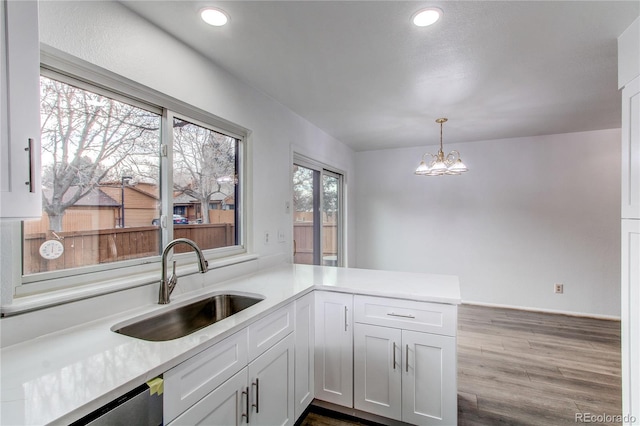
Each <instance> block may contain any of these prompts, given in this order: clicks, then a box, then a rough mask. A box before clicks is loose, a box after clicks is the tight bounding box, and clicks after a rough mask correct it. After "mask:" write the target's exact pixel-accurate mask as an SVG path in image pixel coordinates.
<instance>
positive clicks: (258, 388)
mask: <svg viewBox="0 0 640 426" xmlns="http://www.w3.org/2000/svg"><path fill="white" fill-rule="evenodd" d="M259 380H260V379H258V378H256V382H255V383H251V386H252V387H253V386H255V387H256V403H255V404H252V407H256V413H259V412H260V381H259Z"/></svg>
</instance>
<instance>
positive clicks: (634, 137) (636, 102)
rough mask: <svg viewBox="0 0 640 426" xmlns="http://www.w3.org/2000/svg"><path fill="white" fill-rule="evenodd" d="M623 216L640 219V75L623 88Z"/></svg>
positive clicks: (624, 217)
mask: <svg viewBox="0 0 640 426" xmlns="http://www.w3.org/2000/svg"><path fill="white" fill-rule="evenodd" d="M621 131H622V218H623V219H640V77H636V79H635V80H633V81H632V82H631V83H629V84H627V85H626V86H625V88H624V90H622V129H621Z"/></svg>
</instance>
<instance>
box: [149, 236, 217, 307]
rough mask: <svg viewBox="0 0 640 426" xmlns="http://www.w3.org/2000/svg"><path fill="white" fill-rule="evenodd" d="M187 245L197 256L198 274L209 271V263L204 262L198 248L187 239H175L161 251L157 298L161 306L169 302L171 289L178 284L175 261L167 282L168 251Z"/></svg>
mask: <svg viewBox="0 0 640 426" xmlns="http://www.w3.org/2000/svg"><path fill="white" fill-rule="evenodd" d="M181 243H184V244H187V245H189V246H191V247H192V248H193V250H194V251H195V252H196V254H197V255H198V267H199V268H200V273H201V274H204V273H205V272H207V270H208V269H209V263H208V262H207V261H206V260H205V258H204V255H203V254H202V250H200V247H198V245H197V244H196V243H194V242H193V241H191V240H189V239H188V238H176V239H175V240H173V241H171V242H169V244H167V246H166V247H165V248H164V250H163V251H162V279H161V281H160V294H159V296H158V303H159V304H161V305H166V304H167V303H169V302H170V300H169V297H170V296H171V293H172V292H173V289H174V288H176V284H178V276H177V275H176V261H175V260H174V261H173V273H172V274H171V277H170V278H169V279H168V280H167V257H168V256H169V251H171V249H172V248H173V247H174V246H175V245H177V244H181Z"/></svg>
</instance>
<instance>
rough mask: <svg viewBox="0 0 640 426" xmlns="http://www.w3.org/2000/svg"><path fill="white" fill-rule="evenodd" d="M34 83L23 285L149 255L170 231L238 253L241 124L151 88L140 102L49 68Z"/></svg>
mask: <svg viewBox="0 0 640 426" xmlns="http://www.w3.org/2000/svg"><path fill="white" fill-rule="evenodd" d="M40 82H41V141H42V143H41V146H42V156H41V158H42V184H43V212H42V218H41V219H40V220H34V221H24V222H23V223H22V249H23V250H22V275H23V284H30V283H35V282H38V283H42V282H44V281H47V280H50V279H51V278H61V277H65V276H73V275H75V276H78V275H81V274H86V273H88V272H98V271H101V270H104V269H113V268H120V267H123V268H130V267H135V266H136V265H141V264H144V263H149V261H150V260H151V261H153V262H156V261H158V260H159V259H158V258H157V256H158V255H159V254H160V252H161V250H162V247H164V245H166V243H167V242H168V241H169V240H171V239H173V238H180V237H185V238H189V239H192V240H194V241H195V242H196V243H197V244H198V245H199V246H200V247H201V248H202V249H203V250H208V251H207V252H205V253H206V254H207V256H208V257H209V258H211V257H221V256H228V255H232V254H238V253H241V252H243V251H244V244H243V241H242V232H241V231H242V229H241V228H242V217H243V215H242V214H241V212H239V211H238V210H237V209H236V206H241V205H242V204H241V200H240V198H241V181H242V174H241V169H242V158H243V155H242V154H243V151H242V150H243V137H242V135H241V134H238V133H237V132H234V131H233V130H225V129H224V126H220V123H221V120H219V119H216V118H215V117H213V116H210V115H209V114H207V113H204V112H202V111H200V110H197V109H195V108H190V107H189V106H188V105H184V104H182V103H179V102H176V101H175V100H173V99H170V98H167V99H170V101H168V103H170V104H171V105H170V106H171V107H172V109H168V108H166V107H160V106H157V105H158V104H161V103H162V100H163V99H164V98H163V95H161V94H157V93H153V92H151V91H150V94H149V96H150V97H151V98H152V99H153V101H150V102H149V103H147V102H146V101H143V100H140V99H138V98H136V99H134V98H129V97H127V96H124V95H122V94H121V93H123V91H119V92H116V91H115V90H113V91H112V89H105V88H104V87H103V86H100V85H94V84H91V83H87V82H85V81H82V80H79V79H75V78H72V77H68V76H66V75H62V74H59V73H57V72H54V71H50V70H46V69H43V72H42V76H41V80H40ZM158 100H159V101H160V102H157V101H158ZM154 101H155V102H154ZM176 107H177V108H176ZM191 116H195V117H197V118H191ZM166 123H171V126H170V128H171V129H172V130H173V131H172V132H170V133H169V134H165V133H163V132H162V129H164V128H167V127H168V126H167V124H166ZM174 251H175V252H180V251H188V248H186V247H181V246H176V248H175V250H174ZM150 258H151V259H150ZM54 286H55V284H54ZM23 287H24V286H23ZM33 287H34V288H36V287H38V288H40V289H42V288H43V287H42V285H40V286H33ZM30 292H31V291H29V290H26V289H23V291H22V293H24V294H28V293H30ZM17 293H20V292H17Z"/></svg>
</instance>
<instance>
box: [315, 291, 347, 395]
mask: <svg viewBox="0 0 640 426" xmlns="http://www.w3.org/2000/svg"><path fill="white" fill-rule="evenodd" d="M315 299H316V326H315V387H316V398H318V399H321V400H323V401H327V402H331V403H334V404H338V405H343V406H345V407H353V330H352V306H353V296H352V295H350V294H344V293H333V292H326V291H318V292H316V294H315Z"/></svg>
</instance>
